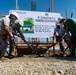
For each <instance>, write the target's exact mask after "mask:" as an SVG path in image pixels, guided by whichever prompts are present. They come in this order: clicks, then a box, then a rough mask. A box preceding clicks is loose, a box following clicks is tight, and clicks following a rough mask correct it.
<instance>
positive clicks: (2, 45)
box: [0, 36, 8, 58]
mask: <svg viewBox="0 0 76 75" xmlns="http://www.w3.org/2000/svg"><path fill="white" fill-rule="evenodd" d="M4 38H5V37H4ZM7 47H8V43H7V41H6V39H3V37H1V36H0V50H1V51H0V58H1V57H4V55H5V52H6V49H7Z"/></svg>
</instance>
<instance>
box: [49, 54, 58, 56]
mask: <svg viewBox="0 0 76 75" xmlns="http://www.w3.org/2000/svg"><path fill="white" fill-rule="evenodd" d="M57 56H58V54H54V55H51V56H50V57H57Z"/></svg>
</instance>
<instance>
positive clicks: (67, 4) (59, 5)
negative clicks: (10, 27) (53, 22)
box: [0, 0, 76, 18]
mask: <svg viewBox="0 0 76 75" xmlns="http://www.w3.org/2000/svg"><path fill="white" fill-rule="evenodd" d="M36 3H37V4H36V9H37V10H36V11H40V12H46V8H50V9H51V0H36ZM18 5H19V10H27V11H30V10H31V0H18ZM15 9H16V0H0V14H5V15H7V14H9V10H15ZM66 10H67V11H68V17H70V15H71V13H73V17H74V18H76V0H54V12H55V13H60V14H61V16H62V17H66V12H65V11H66ZM50 12H51V11H50Z"/></svg>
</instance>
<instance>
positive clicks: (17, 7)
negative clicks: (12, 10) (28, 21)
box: [16, 0, 19, 10]
mask: <svg viewBox="0 0 76 75" xmlns="http://www.w3.org/2000/svg"><path fill="white" fill-rule="evenodd" d="M18 9H19V6H18V0H16V10H18Z"/></svg>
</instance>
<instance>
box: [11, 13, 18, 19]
mask: <svg viewBox="0 0 76 75" xmlns="http://www.w3.org/2000/svg"><path fill="white" fill-rule="evenodd" d="M10 15H14V16H15V17H16V18H17V19H18V18H19V16H18V14H17V13H16V12H12V13H11V14H10Z"/></svg>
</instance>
